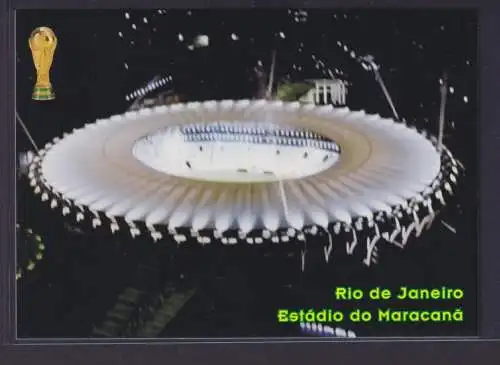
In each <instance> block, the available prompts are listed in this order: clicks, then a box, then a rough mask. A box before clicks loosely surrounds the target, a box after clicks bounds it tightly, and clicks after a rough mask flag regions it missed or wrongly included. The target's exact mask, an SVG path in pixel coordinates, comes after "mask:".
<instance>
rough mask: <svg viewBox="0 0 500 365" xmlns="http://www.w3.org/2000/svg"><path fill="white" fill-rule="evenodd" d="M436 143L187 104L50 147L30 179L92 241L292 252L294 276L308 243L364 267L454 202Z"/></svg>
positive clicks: (295, 111) (333, 120)
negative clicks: (103, 235)
mask: <svg viewBox="0 0 500 365" xmlns="http://www.w3.org/2000/svg"><path fill="white" fill-rule="evenodd" d="M436 142H437V141H436V138H434V137H430V136H427V134H426V133H425V132H419V131H417V130H416V129H413V128H409V127H408V126H406V125H404V124H403V123H399V122H396V121H394V120H392V119H386V118H382V117H380V116H378V115H370V114H366V113H365V112H363V111H351V110H349V109H348V108H335V107H333V106H331V105H326V106H317V105H311V104H306V105H304V104H301V103H299V102H291V103H286V102H282V101H266V100H236V101H235V100H223V101H207V102H191V103H183V104H173V105H170V106H159V107H155V108H149V109H141V110H138V111H131V112H127V113H125V114H123V115H115V116H112V117H111V118H108V119H102V120H98V121H96V122H95V123H92V124H88V125H86V126H85V127H83V128H81V129H78V130H74V131H73V133H71V134H69V135H66V136H65V137H63V138H62V139H54V141H53V143H49V144H47V145H46V146H45V148H44V149H43V150H41V151H40V153H39V155H38V156H36V157H35V158H34V159H33V162H32V163H31V165H30V166H29V170H30V172H31V173H32V179H31V186H32V187H33V189H34V190H35V192H36V193H38V194H39V195H41V198H42V200H44V201H48V202H49V204H51V207H52V208H53V209H61V210H62V213H63V214H68V212H69V211H71V212H72V213H73V214H75V218H76V220H77V221H82V220H88V221H89V222H91V223H92V227H94V228H95V229H98V227H101V226H102V227H107V228H108V229H110V230H111V231H112V232H113V233H114V232H116V231H118V230H120V229H122V228H126V229H127V230H128V231H129V232H130V234H131V235H132V237H137V236H138V235H141V234H143V233H148V234H149V235H150V236H151V238H152V239H153V240H154V241H155V242H156V241H159V240H162V239H164V238H165V237H166V236H170V237H172V238H173V240H175V241H176V242H177V243H179V244H181V243H185V242H186V241H187V240H188V238H189V237H192V238H194V239H195V240H196V241H197V242H198V243H199V244H202V245H206V244H209V243H215V242H220V243H222V244H227V245H233V244H239V243H245V244H250V245H254V244H263V243H266V242H269V243H280V244H281V243H288V242H295V243H298V244H300V245H301V253H302V255H301V257H302V260H301V261H302V268H303V269H304V265H305V261H306V253H307V246H308V245H311V244H322V245H323V249H324V258H325V261H326V262H328V261H329V260H330V257H331V255H332V253H333V251H337V250H340V249H342V250H345V251H346V253H347V254H350V255H352V254H353V252H354V251H355V250H360V249H363V250H364V255H363V257H364V258H363V263H364V264H365V265H370V264H372V263H376V262H377V256H378V254H377V252H378V251H377V245H378V244H380V243H381V242H384V241H385V242H388V243H392V244H395V245H397V246H400V247H404V246H405V245H406V243H407V241H408V239H409V237H410V235H412V234H414V235H415V236H419V235H420V234H421V233H422V231H423V230H424V229H425V228H428V227H429V226H430V225H431V223H432V222H433V220H434V217H435V215H436V214H437V213H438V212H439V210H440V209H441V208H442V207H443V206H444V205H445V204H446V200H447V198H448V196H450V195H451V194H453V191H454V186H455V184H456V182H457V177H458V175H459V174H460V170H461V169H462V167H461V165H460V163H459V162H458V161H457V160H456V159H455V158H454V157H453V155H452V154H451V152H450V151H449V150H448V149H446V148H445V147H444V148H443V150H442V153H440V152H439V151H438V150H437V149H436ZM306 162H307V163H306ZM54 199H55V200H57V201H58V202H59V203H58V204H57V203H54ZM311 236H316V239H315V240H313V242H309V243H308V238H309V237H311ZM321 237H324V239H321ZM339 240H340V241H341V242H340V243H339Z"/></svg>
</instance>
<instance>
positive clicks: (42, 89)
mask: <svg viewBox="0 0 500 365" xmlns="http://www.w3.org/2000/svg"><path fill="white" fill-rule="evenodd" d="M29 45H30V49H31V54H32V55H33V62H34V63H35V69H36V84H35V87H34V89H33V96H32V99H33V100H53V99H55V97H56V96H55V94H54V91H53V90H52V84H51V83H50V75H49V72H50V67H51V66H52V60H53V59H54V52H55V50H56V47H57V37H56V35H55V34H54V32H53V31H52V29H50V28H48V27H39V28H36V29H35V30H34V31H33V32H32V33H31V36H30V38H29Z"/></svg>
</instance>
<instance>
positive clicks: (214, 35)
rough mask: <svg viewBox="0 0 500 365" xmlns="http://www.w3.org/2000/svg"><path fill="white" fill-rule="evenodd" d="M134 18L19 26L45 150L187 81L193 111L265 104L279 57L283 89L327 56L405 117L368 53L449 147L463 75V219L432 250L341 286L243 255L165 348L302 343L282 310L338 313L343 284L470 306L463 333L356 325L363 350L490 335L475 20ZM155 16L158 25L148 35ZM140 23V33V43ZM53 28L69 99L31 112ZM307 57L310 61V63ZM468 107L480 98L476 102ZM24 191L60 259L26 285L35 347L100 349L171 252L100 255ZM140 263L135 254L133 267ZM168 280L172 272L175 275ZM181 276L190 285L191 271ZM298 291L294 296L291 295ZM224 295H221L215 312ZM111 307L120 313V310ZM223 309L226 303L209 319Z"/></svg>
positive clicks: (24, 306) (32, 125)
mask: <svg viewBox="0 0 500 365" xmlns="http://www.w3.org/2000/svg"><path fill="white" fill-rule="evenodd" d="M129 13H130V19H126V18H125V12H124V11H92V12H85V11H77V12H76V11H30V12H28V11H20V12H18V14H17V45H16V46H17V64H16V67H17V110H18V112H19V114H20V116H21V117H22V118H23V120H24V121H25V123H26V124H27V125H28V128H29V129H30V131H31V132H32V134H33V136H34V138H35V140H36V141H37V143H38V144H40V145H43V144H44V143H45V142H48V141H49V140H50V139H52V138H53V137H55V136H59V135H61V134H62V133H63V132H65V131H66V132H69V131H71V129H72V128H75V127H80V126H82V125H83V124H84V123H86V122H91V121H93V120H95V119H96V118H99V117H106V116H109V115H112V114H116V113H121V112H123V111H124V110H125V109H126V108H127V106H128V104H127V102H126V101H125V95H126V94H127V93H129V92H130V91H132V90H133V89H135V88H137V87H139V86H141V85H142V84H144V83H145V82H147V81H148V80H149V79H151V78H152V77H153V76H155V75H172V76H173V86H174V89H175V90H176V91H177V92H179V93H182V94H186V95H187V96H188V99H190V100H202V99H220V98H234V99H236V98H242V97H252V96H253V95H254V94H255V91H256V89H257V85H256V82H255V79H254V77H253V72H252V69H253V67H254V66H255V64H256V63H257V61H258V60H262V62H263V63H264V65H267V66H268V65H269V60H270V55H271V51H272V50H273V49H274V48H277V49H278V62H277V73H278V76H279V78H281V77H284V76H285V74H286V73H287V72H289V70H290V69H291V65H293V64H296V65H300V66H301V67H302V68H303V71H302V72H296V73H295V74H291V75H290V77H292V78H298V79H300V78H310V77H315V76H319V74H320V73H321V70H318V69H316V68H315V65H314V62H313V61H312V57H311V55H312V54H314V55H316V56H317V57H318V58H320V59H322V60H324V62H325V63H326V64H328V66H329V67H330V68H332V69H334V68H337V69H340V70H342V71H343V73H344V75H346V76H345V77H346V78H347V80H348V81H349V82H351V83H352V85H353V86H352V89H351V90H352V91H351V90H350V94H349V95H348V105H349V106H350V107H351V108H352V109H360V108H363V109H366V110H368V111H370V112H376V113H381V114H383V115H386V116H389V115H390V114H389V109H388V107H387V103H386V102H385V100H384V97H383V95H382V93H381V91H380V89H379V88H378V85H377V84H376V82H375V81H374V79H373V77H372V76H371V75H370V74H369V73H366V72H365V71H363V70H362V69H361V67H360V66H359V65H358V64H357V63H356V62H354V60H353V59H352V58H350V57H349V55H348V54H347V53H346V52H344V51H342V50H341V48H340V47H338V46H337V44H336V43H337V41H341V42H342V43H343V44H346V43H347V44H348V46H349V49H353V50H355V52H356V54H365V53H372V54H373V55H375V56H376V59H377V61H378V62H379V63H381V65H382V74H383V76H384V80H385V81H386V84H387V86H388V89H389V90H390V92H391V95H392V96H393V99H394V101H395V103H396V107H397V108H398V111H399V113H400V114H401V115H402V116H404V117H405V119H407V120H408V121H409V122H410V123H415V124H416V125H417V126H418V127H420V128H426V129H428V130H429V131H431V132H432V133H437V117H438V109H439V82H438V80H439V78H440V77H441V75H442V73H443V71H447V72H448V75H449V79H450V85H452V86H453V87H454V94H453V95H449V103H448V107H447V115H448V123H447V127H446V131H447V133H446V138H445V143H446V144H447V146H449V147H450V149H451V150H452V151H453V152H454V153H455V154H456V156H457V157H458V159H460V160H461V161H462V162H463V163H464V165H465V166H466V168H467V174H466V176H465V177H464V178H463V179H462V181H461V187H460V191H459V192H458V195H457V197H456V199H455V201H454V202H453V204H450V206H449V209H448V211H446V212H444V214H443V215H442V216H440V217H438V219H437V220H436V222H435V225H434V227H433V228H432V229H431V231H430V232H428V233H427V234H425V236H424V237H423V238H422V239H420V240H418V241H417V242H410V247H408V248H407V249H406V250H405V251H404V252H400V251H399V250H396V249H392V248H391V250H389V249H387V252H383V255H382V257H381V262H380V264H379V265H378V266H376V267H372V268H370V269H365V268H364V267H363V266H362V264H361V263H360V262H359V260H358V261H355V260H349V259H347V260H345V261H343V262H342V263H341V264H339V265H337V267H336V268H335V269H332V271H331V272H330V274H331V275H329V276H328V279H327V280H325V278H324V276H319V275H315V274H314V273H311V274H310V275H309V276H308V275H305V276H300V275H298V273H297V271H298V267H297V265H293V264H291V263H287V262H283V263H281V262H280V260H279V257H280V256H279V254H278V255H275V257H274V258H272V259H269V260H268V261H266V263H267V264H266V265H256V264H255V262H259V261H258V260H259V258H258V257H252V258H250V257H247V256H245V254H243V253H241V252H240V253H236V254H235V255H233V256H231V255H229V254H228V255H227V256H228V257H226V258H225V259H223V261H222V264H223V266H226V267H228V269H227V272H228V273H226V274H225V275H223V277H226V278H228V277H231V279H230V280H229V279H226V280H222V284H217V285H216V288H213V287H210V288H207V286H209V285H208V284H206V285H205V288H207V289H206V293H205V297H203V295H202V294H200V296H199V297H198V298H195V299H194V300H193V302H192V303H194V304H192V303H190V304H192V306H194V308H191V309H190V308H186V311H185V313H184V314H183V313H182V312H181V313H180V314H179V315H178V318H176V320H177V322H178V323H176V322H175V321H174V322H172V324H171V326H170V327H169V330H168V331H167V332H168V333H166V334H165V336H167V335H168V336H174V337H178V336H187V337H189V336H196V337H200V336H224V337H230V336H270V335H274V336H279V335H298V334H299V333H298V330H297V328H296V327H295V328H294V327H293V326H292V327H286V328H285V327H284V328H280V327H279V326H277V325H276V324H275V318H274V314H275V310H276V308H278V307H290V306H293V305H296V306H304V305H305V306H307V305H321V304H323V305H325V304H327V303H328V301H329V300H331V298H330V293H329V291H330V290H331V288H332V287H334V286H335V285H358V286H360V287H372V286H388V287H397V286H399V285H415V286H423V287H426V286H438V287H439V286H442V285H446V286H451V287H453V286H456V287H461V288H464V289H465V291H466V300H465V303H464V310H465V313H466V322H465V323H464V324H463V325H461V326H458V325H430V326H425V327H422V326H414V325H410V326H408V325H406V326H400V327H399V326H398V327H397V328H396V327H389V326H387V325H383V326H375V328H371V327H372V326H370V328H359V329H358V328H355V326H349V325H345V326H343V327H352V328H354V329H355V330H356V331H357V332H358V334H360V335H372V336H385V335H472V334H475V333H476V248H477V243H476V242H477V239H476V199H477V197H476V191H477V188H476V170H475V167H476V166H475V164H476V158H477V156H476V130H477V107H476V105H477V104H476V87H477V70H476V68H477V56H476V54H477V50H476V46H477V44H476V31H477V24H476V17H475V13H474V12H469V11H451V10H447V11H437V10H434V11H414V10H412V11H411V12H410V11H356V12H342V11H335V12H329V11H325V10H322V11H311V10H310V11H308V16H307V22H299V23H297V22H295V21H294V14H293V12H292V14H290V13H289V12H288V11H287V10H280V11H277V10H276V11H256V10H253V11H252V10H250V11H249V10H246V11H228V10H224V11H215V10H197V11H194V10H193V11H191V12H190V13H188V12H187V11H185V10H183V11H174V10H168V11H166V12H165V13H162V14H159V13H158V12H156V11H130V12H129ZM144 17H146V18H147V19H148V23H144V22H143V18H144ZM132 24H136V26H137V30H133V29H132V28H131V25H132ZM41 25H47V26H50V27H51V28H53V29H54V30H55V32H56V35H57V36H58V39H59V46H58V48H57V50H56V55H55V59H54V64H53V68H52V72H51V76H52V83H53V85H54V88H55V91H56V94H57V99H56V100H55V101H53V102H49V103H38V102H33V101H31V99H30V98H31V90H32V87H33V83H34V70H33V63H32V59H31V54H30V52H29V48H28V46H27V39H28V37H29V34H30V33H31V31H32V30H33V29H34V28H36V27H37V26H41ZM280 31H283V32H284V33H285V35H286V38H285V39H280V38H279V37H278V36H276V33H278V32H280ZM118 32H122V33H123V37H120V36H119V35H118ZM233 32H234V33H236V34H238V36H239V40H238V41H236V42H235V41H232V40H231V38H230V34H231V33H233ZM178 33H182V34H183V35H184V39H185V42H184V43H181V42H179V40H178V38H177V34H178ZM199 33H202V34H207V35H209V36H210V40H211V45H210V47H208V48H205V49H196V50H194V51H190V50H188V49H187V47H186V44H189V43H190V41H191V39H192V38H193V37H194V36H195V35H196V34H199ZM301 42H302V43H303V44H304V46H303V51H302V52H299V51H298V50H299V48H301V47H300V43H301ZM125 64H127V66H128V69H127V68H126V67H125ZM464 96H467V97H468V102H467V103H465V102H464V100H463V97H464ZM17 133H18V134H17V135H18V138H17V148H18V151H19V152H21V151H24V150H26V149H28V148H30V145H29V143H28V141H27V139H26V138H25V136H24V135H23V134H22V132H21V131H20V130H18V132H17ZM23 184H25V182H20V183H19V184H18V193H19V197H18V202H19V204H18V211H19V220H20V221H21V222H22V223H23V224H28V225H32V226H36V228H37V229H38V230H40V231H42V233H43V234H44V237H45V239H46V241H47V246H48V251H49V252H48V255H47V258H46V260H44V261H43V262H42V263H41V264H40V265H39V267H38V268H37V270H36V271H35V272H34V273H33V274H34V275H32V276H31V277H27V278H26V280H23V282H22V284H21V286H20V293H21V296H20V298H21V300H20V301H19V319H20V323H19V324H20V328H19V331H20V332H19V335H20V336H23V337H25V336H28V337H33V336H36V337H45V336H57V337H64V336H77V337H85V336H86V333H88V330H89V325H90V323H91V322H92V321H93V320H95V318H97V317H98V315H97V314H96V313H98V312H99V311H102V310H103V308H104V307H106V305H105V304H104V302H106V301H112V297H113V294H114V293H112V291H113V290H112V289H111V288H118V287H120V285H122V284H121V283H124V282H126V281H127V280H133V278H132V276H133V274H132V273H131V272H133V269H134V268H135V267H136V266H137V265H138V262H140V261H141V260H142V261H148V260H151V257H158V256H157V255H155V254H156V253H157V252H156V251H153V250H152V249H150V248H149V246H148V245H144V247H138V245H135V246H133V247H132V248H130V247H129V246H128V245H127V244H126V243H118V244H113V243H111V242H108V241H107V240H97V239H96V238H95V235H94V236H93V235H84V236H83V237H80V238H78V239H74V238H71V239H70V238H68V236H67V235H66V234H65V233H64V232H63V231H62V230H61V229H60V228H58V222H57V219H55V220H49V219H48V218H46V217H49V215H45V211H44V210H43V209H44V208H43V207H39V205H40V203H39V202H35V201H33V199H32V198H31V197H30V193H29V192H24V187H23V186H24V185H23ZM42 213H43V215H42ZM440 219H443V220H445V221H446V222H447V223H450V224H451V225H453V226H454V227H455V228H456V229H457V234H452V233H451V232H450V231H448V230H447V229H446V228H444V226H443V225H441V223H440ZM124 246H126V247H125V248H124ZM126 249H129V250H132V251H130V252H133V254H129V255H128V256H127V259H123V258H122V257H123V252H124V250H126ZM131 256H132V258H130V257H131ZM238 256H239V257H238ZM253 256H257V255H253ZM188 257H189V256H188ZM276 257H277V258H276ZM251 259H254V260H256V261H251ZM188 261H189V260H188ZM204 261H207V260H206V258H205V260H204V258H203V257H200V261H199V262H200V263H201V262H204ZM281 261H286V260H281ZM243 264H245V270H243V269H242V265H243ZM156 265H157V266H162V262H161V260H158V262H157V263H156ZM280 265H282V266H280ZM200 266H203V265H202V264H200ZM256 267H257V268H258V269H256ZM178 270H179V271H182V270H183V269H182V265H179V268H178ZM191 271H193V270H192V269H191ZM127 273H128V275H129V276H130V277H128V276H127ZM278 274H279V275H278ZM270 278H271V279H272V280H271V279H270ZM290 284H291V285H292V288H294V289H292V290H289V289H286V288H288V285H290ZM278 287H279V288H280V289H278ZM237 289H238V290H237ZM114 290H117V289H114ZM214 292H216V293H218V294H217V295H218V296H217V298H215V299H214ZM105 294H107V295H108V296H109V298H107V299H104V296H105ZM250 300H252V301H251V302H249V301H250ZM210 301H213V302H214V303H211V305H208V304H207V303H208V302H210ZM92 303H93V304H94V305H93V306H92V305H91V304H92ZM335 305H336V306H337V305H340V304H338V303H337V304H335ZM365 305H367V306H368V305H369V304H368V303H366V304H365ZM455 306H456V305H452V307H453V308H454V307H455ZM90 307H92V308H93V310H92V311H91V310H89V308H90ZM94 307H95V308H94ZM211 307H213V308H211ZM195 314H198V315H195ZM236 319H237V320H236ZM182 331H184V332H182Z"/></svg>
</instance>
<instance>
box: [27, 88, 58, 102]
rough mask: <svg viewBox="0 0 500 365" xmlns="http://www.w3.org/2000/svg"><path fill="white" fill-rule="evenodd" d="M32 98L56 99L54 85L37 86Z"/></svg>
mask: <svg viewBox="0 0 500 365" xmlns="http://www.w3.org/2000/svg"><path fill="white" fill-rule="evenodd" d="M31 98H32V99H33V100H54V99H55V98H56V94H54V91H53V90H52V87H35V88H34V89H33V95H32V96H31Z"/></svg>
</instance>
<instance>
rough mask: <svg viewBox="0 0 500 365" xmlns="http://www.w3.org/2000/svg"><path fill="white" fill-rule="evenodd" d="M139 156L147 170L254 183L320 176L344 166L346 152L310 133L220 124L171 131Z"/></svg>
mask: <svg viewBox="0 0 500 365" xmlns="http://www.w3.org/2000/svg"><path fill="white" fill-rule="evenodd" d="M133 154H134V156H135V157H136V158H137V159H138V160H139V161H141V162H142V163H144V164H145V165H147V166H149V167H152V168H153V169H155V170H158V171H161V172H164V173H168V174H171V175H175V176H178V177H185V178H191V179H197V180H205V181H217V182H224V181H226V182H242V183H248V182H270V181H277V180H291V179H298V178H302V177H306V176H310V175H314V174H316V173H319V172H321V171H324V170H326V169H328V168H330V167H331V166H333V165H334V164H335V163H336V162H337V161H338V159H339V156H340V148H339V146H338V145H337V144H336V143H335V142H333V141H330V140H328V139H327V138H325V137H322V136H320V135H318V134H317V133H313V132H309V131H305V130H298V129H291V128H280V127H279V126H277V125H274V124H270V123H258V122H220V123H208V124H195V125H190V126H183V127H178V126H176V127H169V128H167V129H164V130H162V131H159V132H156V133H154V134H152V135H148V136H146V137H142V138H141V139H139V140H138V141H137V142H136V143H135V144H134V147H133Z"/></svg>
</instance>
